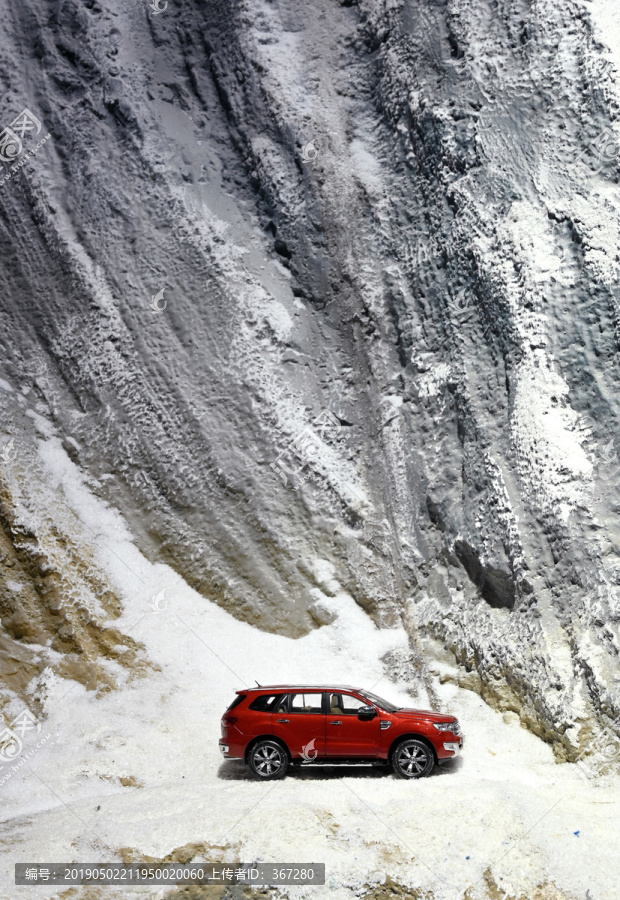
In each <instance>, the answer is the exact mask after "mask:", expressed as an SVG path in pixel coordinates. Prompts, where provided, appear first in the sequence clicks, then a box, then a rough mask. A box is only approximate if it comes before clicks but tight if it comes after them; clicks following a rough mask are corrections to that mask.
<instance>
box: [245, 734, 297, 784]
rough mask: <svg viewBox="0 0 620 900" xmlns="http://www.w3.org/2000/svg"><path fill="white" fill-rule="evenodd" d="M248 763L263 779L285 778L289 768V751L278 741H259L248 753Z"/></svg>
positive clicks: (257, 775)
mask: <svg viewBox="0 0 620 900" xmlns="http://www.w3.org/2000/svg"><path fill="white" fill-rule="evenodd" d="M248 765H249V767H250V769H251V770H252V772H253V773H254V775H256V777H257V778H260V780H261V781H273V780H274V779H276V778H284V776H285V775H286V770H287V769H288V753H287V752H286V750H285V749H284V747H283V746H282V744H278V742H277V741H269V740H265V741H257V742H256V743H255V744H254V746H253V747H252V749H251V750H250V752H249V753H248Z"/></svg>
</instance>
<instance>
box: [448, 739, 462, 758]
mask: <svg viewBox="0 0 620 900" xmlns="http://www.w3.org/2000/svg"><path fill="white" fill-rule="evenodd" d="M443 749H444V750H446V751H447V752H448V753H452V756H450V757H448V758H449V759H454V758H455V757H456V756H458V755H459V753H460V752H461V750H462V749H463V739H462V738H461V740H460V741H444V745H443Z"/></svg>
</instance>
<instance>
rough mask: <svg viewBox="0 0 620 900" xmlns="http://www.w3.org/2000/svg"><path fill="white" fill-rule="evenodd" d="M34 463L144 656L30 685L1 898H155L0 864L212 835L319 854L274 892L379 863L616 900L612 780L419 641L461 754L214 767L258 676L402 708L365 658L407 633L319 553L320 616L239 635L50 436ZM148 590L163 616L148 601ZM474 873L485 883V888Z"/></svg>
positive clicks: (143, 850) (236, 856)
mask: <svg viewBox="0 0 620 900" xmlns="http://www.w3.org/2000/svg"><path fill="white" fill-rule="evenodd" d="M39 456H40V458H41V460H42V464H43V465H44V466H45V468H46V469H47V472H48V479H47V482H48V484H50V485H51V486H53V490H54V493H55V495H56V500H57V504H58V510H59V514H60V511H61V510H62V509H64V508H65V506H68V507H70V508H71V509H73V510H74V512H76V513H77V514H78V516H79V517H80V518H81V520H82V522H84V523H86V525H87V526H88V527H89V528H90V529H92V531H93V532H94V533H96V535H97V536H96V538H94V537H91V541H92V550H93V554H94V556H95V559H96V562H97V564H98V565H99V566H100V567H101V568H102V570H104V571H105V572H107V573H108V576H109V578H110V580H111V581H112V582H113V583H114V584H115V585H116V586H117V587H118V590H119V591H120V592H121V594H122V598H123V603H124V613H123V616H122V618H121V619H120V620H115V621H114V623H113V624H114V626H115V627H117V628H118V629H119V630H120V631H121V632H122V633H124V634H131V636H132V637H133V638H134V639H136V640H138V641H140V642H142V643H143V644H144V646H145V647H146V650H147V654H148V657H149V658H150V660H151V662H152V663H153V664H154V666H155V667H156V668H155V669H152V670H149V673H148V675H147V676H146V677H143V678H135V677H134V678H133V680H127V679H126V673H124V672H123V671H121V667H120V666H119V667H118V671H117V672H116V676H117V678H118V680H119V682H122V683H121V686H120V687H119V689H118V690H113V691H110V692H107V693H100V694H97V693H96V692H94V691H87V690H86V689H85V688H84V687H83V686H82V685H79V684H76V683H74V682H73V683H72V682H69V681H65V680H60V679H51V682H48V683H47V684H44V683H43V680H41V679H39V680H38V681H37V682H36V683H33V684H32V685H31V692H32V693H33V694H34V693H36V694H37V695H38V696H39V697H45V698H46V699H45V702H44V709H45V713H46V718H45V719H44V722H43V725H42V729H41V734H39V735H36V736H35V735H33V736H32V737H30V736H29V735H28V734H26V736H25V747H24V754H25V755H26V756H27V758H26V761H25V763H24V764H23V765H22V766H21V767H20V768H19V769H18V770H17V771H16V772H14V773H13V774H12V776H11V777H9V778H6V773H7V772H8V771H9V769H10V767H8V766H6V767H5V768H4V769H3V770H2V771H1V772H0V797H1V809H2V813H1V816H2V824H1V830H0V837H1V838H2V841H3V842H4V846H5V848H7V847H8V848H9V849H8V852H7V850H6V849H5V850H4V852H3V856H2V866H1V876H0V879H1V881H0V897H1V898H2V900H14V898H15V897H28V898H44V897H45V898H47V897H60V896H73V897H75V896H79V897H86V896H88V897H106V898H108V897H110V898H116V897H130V896H136V897H138V896H148V897H152V896H153V895H154V894H155V893H156V891H155V890H154V889H152V888H148V889H147V888H140V889H138V888H134V889H133V890H131V889H127V888H116V887H106V888H101V889H96V890H95V892H94V893H93V891H92V890H91V889H89V890H90V893H88V894H86V893H79V891H81V890H84V891H85V890H86V889H76V890H77V893H72V894H70V895H69V894H66V893H65V894H63V891H66V888H65V889H58V890H57V891H56V892H54V890H53V889H50V888H49V887H44V886H34V885H33V886H29V887H22V888H16V887H15V886H14V885H13V871H14V870H13V866H14V863H15V862H37V861H38V862H46V861H49V862H51V861H80V862H94V861H120V859H121V857H120V856H119V849H120V848H134V849H135V850H136V851H138V853H139V854H145V855H149V856H151V857H157V858H161V857H164V856H165V855H166V854H168V853H170V852H171V851H173V850H174V849H175V848H177V847H180V846H183V845H186V844H188V843H192V842H199V843H205V844H207V845H211V846H217V847H220V848H224V849H223V850H220V851H219V852H218V851H214V852H213V853H212V856H214V857H216V855H217V858H218V859H220V860H226V861H228V860H230V861H231V862H234V861H239V860H242V861H265V862H272V861H273V862H324V863H325V864H326V879H327V880H326V885H325V887H311V888H308V887H306V888H287V889H286V890H284V891H283V893H284V896H289V897H291V898H297V897H299V898H302V897H315V896H316V897H322V896H325V894H326V893H329V896H331V897H333V898H334V900H339V898H345V897H351V896H353V895H355V893H356V892H360V891H362V889H364V886H365V885H366V886H368V885H370V884H372V883H373V882H379V881H381V880H382V879H383V876H384V875H385V874H387V875H389V877H390V878H392V879H393V880H394V881H395V882H397V883H399V884H401V885H409V886H410V887H413V888H419V889H422V890H424V891H429V892H432V893H431V894H430V895H429V896H432V897H434V898H439V900H455V898H462V897H464V896H466V897H467V898H468V900H477V898H486V897H489V896H493V897H500V898H505V897H512V896H519V897H520V896H522V895H523V893H522V892H524V893H525V896H528V897H530V896H533V893H532V892H533V890H534V888H535V886H536V885H537V884H540V883H543V884H548V885H555V886H556V887H557V888H558V889H559V890H560V891H562V892H563V895H564V896H567V897H570V898H583V900H586V898H588V900H612V898H615V897H620V888H619V887H618V885H617V858H618V837H617V835H618V829H617V819H616V812H617V802H618V799H619V796H620V792H619V789H618V786H617V781H614V782H611V781H610V782H606V781H605V779H602V780H601V779H599V780H595V781H586V780H584V779H583V778H582V777H581V776H580V773H579V771H578V768H577V766H575V765H572V764H564V765H558V764H556V763H554V759H553V756H552V751H551V749H550V747H548V746H547V745H545V744H544V743H542V742H541V741H539V739H538V738H536V737H534V736H532V735H531V734H529V733H528V732H526V731H524V730H523V729H522V728H521V727H520V726H519V725H518V724H516V723H515V722H509V721H504V719H503V718H502V716H501V715H500V714H499V713H498V712H496V711H493V710H492V709H490V708H489V707H487V706H486V705H484V704H483V703H482V702H481V700H480V698H479V697H478V696H477V695H476V694H474V693H473V692H469V691H466V690H462V689H459V688H456V687H454V686H453V685H452V684H450V683H446V682H445V675H446V674H450V670H452V672H453V674H454V667H453V665H452V664H451V663H450V662H449V661H448V657H447V656H444V657H441V658H440V657H439V655H438V654H439V652H440V651H437V650H434V648H433V647H432V646H430V645H427V646H426V648H425V649H426V652H427V654H430V655H432V654H433V653H437V656H436V663H435V672H436V673H437V675H438V676H439V677H438V678H437V684H436V690H437V691H438V693H439V696H440V697H441V703H442V708H443V711H445V712H450V713H455V714H457V715H458V716H459V718H460V720H461V723H462V727H463V729H464V733H465V735H466V739H465V753H464V755H463V757H462V758H461V759H460V760H458V761H456V762H454V763H452V764H449V765H446V766H445V767H443V768H441V769H438V770H436V771H435V773H434V774H433V775H432V776H431V777H429V778H427V779H424V780H422V781H415V782H412V783H408V782H404V781H401V780H398V779H396V778H395V777H394V776H392V775H391V774H388V773H384V772H382V771H381V770H375V769H370V768H369V769H365V768H347V769H344V770H342V769H338V768H322V769H319V768H316V767H314V768H310V767H308V768H303V769H301V771H297V772H295V773H293V774H291V775H289V776H287V777H286V778H285V779H284V780H283V781H278V782H275V783H267V784H265V783H258V782H256V781H254V780H252V779H251V778H250V776H249V774H248V772H247V771H246V769H245V767H244V766H243V765H242V764H241V763H237V762H234V761H226V762H225V761H223V760H222V759H221V757H220V754H219V750H218V738H219V719H220V717H221V715H222V713H223V711H224V709H225V708H226V707H227V706H228V704H229V703H230V702H231V700H232V699H233V697H234V692H235V690H236V689H239V688H242V687H244V685H248V686H249V685H252V684H253V683H254V680H255V679H256V680H258V681H259V682H260V683H262V684H269V683H283V682H289V681H290V682H302V683H306V682H307V683H316V682H317V681H321V682H323V681H325V682H329V681H332V680H333V682H335V683H353V684H359V685H364V686H366V687H368V688H371V687H372V688H373V689H374V690H375V691H376V692H378V693H379V694H383V695H384V696H386V697H389V698H390V699H393V700H395V701H401V702H402V703H403V704H404V705H411V699H410V698H408V697H407V695H406V693H405V686H404V685H403V684H396V685H395V684H393V683H390V681H389V680H388V678H387V677H386V676H385V675H384V668H383V666H382V664H381V662H380V657H381V656H383V655H384V654H385V652H386V651H388V650H390V649H393V648H399V647H400V648H402V647H406V646H407V637H406V634H405V632H404V631H403V630H402V629H401V628H395V629H385V630H378V629H377V628H376V627H375V626H374V624H373V623H372V622H371V621H370V619H369V618H368V617H367V616H366V615H365V614H364V613H363V612H362V611H361V610H360V609H359V607H358V606H357V605H356V604H355V603H354V602H353V600H352V599H351V598H350V597H348V596H346V595H345V594H342V593H341V594H337V595H335V596H330V590H331V589H330V583H329V582H330V578H329V570H328V567H325V566H324V565H322V564H321V560H318V559H317V561H316V572H317V578H318V579H319V581H320V582H321V583H322V584H323V586H324V587H325V593H324V594H322V593H321V592H320V591H319V590H318V589H317V598H319V595H320V599H321V600H322V602H323V603H324V604H325V605H326V606H327V607H329V608H330V609H331V610H332V611H334V612H335V613H337V618H336V619H335V621H334V622H333V623H332V624H331V625H328V626H325V627H322V628H320V629H318V630H316V631H313V632H312V633H311V634H308V635H306V636H305V637H302V638H300V639H297V640H293V639H290V638H286V637H282V636H279V635H274V634H267V633H264V632H261V631H259V630H257V629H254V628H252V627H251V626H249V625H247V624H245V623H242V622H240V621H238V620H237V619H235V618H233V617H232V616H230V615H229V614H227V613H226V612H225V611H224V610H223V609H221V608H220V607H219V606H217V605H215V604H213V603H209V602H208V601H206V600H205V599H204V598H203V597H201V596H200V595H199V594H197V593H196V592H195V591H193V590H192V589H190V588H189V587H188V586H187V585H186V584H185V583H184V582H183V581H182V580H179V578H178V576H177V575H176V574H175V573H174V572H173V571H172V570H171V569H169V568H168V567H166V566H163V565H152V564H151V563H149V562H148V561H147V560H146V559H145V557H144V556H143V555H142V554H141V553H140V552H139V551H138V550H137V548H136V546H135V544H134V542H133V541H132V536H131V534H130V533H129V531H128V529H127V527H126V524H125V523H124V521H123V519H122V517H121V516H120V515H119V514H118V513H117V512H116V511H114V510H113V509H111V508H109V507H107V506H106V505H105V504H104V503H103V502H102V501H100V500H99V499H97V498H96V497H95V496H94V495H93V493H92V492H91V491H90V489H89V487H88V486H87V484H86V482H85V481H84V478H83V476H82V475H81V474H80V472H79V470H78V469H77V467H76V466H75V465H74V464H73V462H72V461H71V460H70V459H69V457H68V456H67V455H66V454H65V451H64V450H63V449H62V447H61V445H60V442H59V441H58V440H57V439H56V438H55V437H54V436H53V435H52V434H51V433H50V432H49V431H48V433H47V436H45V437H44V438H43V439H41V440H40V443H39ZM78 527H79V526H78ZM162 590H163V591H164V594H163V596H162V595H161V591H162ZM157 595H159V601H158V602H157V604H156V605H157V606H159V607H165V608H163V609H162V611H161V612H155V610H154V608H153V607H152V606H151V605H150V604H151V602H152V599H153V597H156V596H157ZM450 659H451V657H450ZM442 676H443V677H442ZM123 679H124V680H123ZM441 681H444V683H443V684H442V683H440V682H441ZM18 706H19V704H17V705H16V706H15V708H14V709H12V710H11V712H15V713H16V712H18V711H19V710H18ZM5 712H6V711H5ZM514 718H515V719H516V716H514ZM48 734H49V735H51V737H49V738H48V739H47V740H46V741H45V742H44V743H43V744H42V745H41V746H40V747H39V748H38V749H37V750H36V752H34V753H32V754H31V755H30V756H28V754H29V751H30V750H31V749H32V747H34V746H35V740H36V741H37V742H39V741H41V739H42V738H43V737H45V736H46V735H48ZM121 779H124V780H125V781H127V780H128V779H129V780H130V784H129V786H123V784H122V783H121ZM134 781H135V784H134ZM206 855H208V853H207V854H206ZM487 870H489V871H490V873H491V876H492V879H493V880H494V882H495V883H496V884H497V885H498V892H496V893H491V894H489V893H487V882H488V876H487V880H486V881H485V879H484V877H483V875H484V873H485V871H487ZM468 888H469V893H465V892H466V890H467V889H468ZM99 891H101V893H99ZM504 892H505V893H504ZM173 895H174V892H173V893H171V894H170V896H173ZM386 896H387V895H386ZM545 896H559V895H556V894H546V895H545Z"/></svg>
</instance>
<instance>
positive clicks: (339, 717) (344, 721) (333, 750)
mask: <svg viewBox="0 0 620 900" xmlns="http://www.w3.org/2000/svg"><path fill="white" fill-rule="evenodd" d="M325 701H326V705H327V727H326V731H325V755H326V756H328V757H329V756H334V757H338V756H341V757H346V758H347V759H353V758H354V757H362V758H366V759H371V758H373V757H375V756H378V754H379V741H380V735H381V726H380V724H379V716H378V715H376V716H374V718H372V719H358V717H357V711H358V709H359V708H360V707H361V706H368V701H367V700H365V699H364V698H363V697H360V696H359V695H357V694H354V693H348V692H345V691H337V690H336V691H330V693H329V694H326V695H325Z"/></svg>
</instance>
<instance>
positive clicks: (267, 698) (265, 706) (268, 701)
mask: <svg viewBox="0 0 620 900" xmlns="http://www.w3.org/2000/svg"><path fill="white" fill-rule="evenodd" d="M279 696H280V694H261V695H260V697H257V698H256V700H252V702H251V703H250V709H254V710H257V711H258V712H269V710H270V709H271V707H272V706H273V704H274V702H275V701H276V699H277V698H278V697H279Z"/></svg>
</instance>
